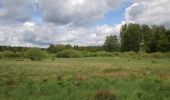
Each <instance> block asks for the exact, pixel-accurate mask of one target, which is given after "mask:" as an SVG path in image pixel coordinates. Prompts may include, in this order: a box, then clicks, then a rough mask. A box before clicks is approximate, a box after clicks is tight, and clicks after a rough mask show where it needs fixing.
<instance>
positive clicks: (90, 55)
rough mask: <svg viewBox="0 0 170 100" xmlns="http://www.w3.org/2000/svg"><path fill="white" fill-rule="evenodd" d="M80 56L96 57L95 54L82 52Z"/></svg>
mask: <svg viewBox="0 0 170 100" xmlns="http://www.w3.org/2000/svg"><path fill="white" fill-rule="evenodd" d="M81 55H82V56H83V57H97V53H96V52H88V51H83V52H81Z"/></svg>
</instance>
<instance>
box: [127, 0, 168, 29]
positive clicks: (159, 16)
mask: <svg viewBox="0 0 170 100" xmlns="http://www.w3.org/2000/svg"><path fill="white" fill-rule="evenodd" d="M169 7H170V3H169V0H135V1H134V4H133V5H131V6H130V7H128V8H127V9H126V13H125V16H126V18H125V19H126V21H127V22H135V23H142V24H149V25H152V24H156V25H165V26H166V27H170V23H169V22H170V19H169V18H170V9H169Z"/></svg>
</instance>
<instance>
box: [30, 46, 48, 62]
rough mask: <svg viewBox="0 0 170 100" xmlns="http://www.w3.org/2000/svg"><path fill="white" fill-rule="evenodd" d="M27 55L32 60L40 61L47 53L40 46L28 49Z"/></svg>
mask: <svg viewBox="0 0 170 100" xmlns="http://www.w3.org/2000/svg"><path fill="white" fill-rule="evenodd" d="M27 57H28V58H29V59H30V60H32V61H40V60H42V59H43V58H45V57H46V53H45V52H44V51H42V50H41V49H38V48H32V49H29V50H28V51H27Z"/></svg>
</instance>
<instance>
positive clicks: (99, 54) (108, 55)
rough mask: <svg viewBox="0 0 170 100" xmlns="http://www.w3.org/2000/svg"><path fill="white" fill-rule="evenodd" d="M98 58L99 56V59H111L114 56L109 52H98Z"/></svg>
mask: <svg viewBox="0 0 170 100" xmlns="http://www.w3.org/2000/svg"><path fill="white" fill-rule="evenodd" d="M97 56H99V57H110V56H112V54H111V53H109V52H105V51H101V52H97Z"/></svg>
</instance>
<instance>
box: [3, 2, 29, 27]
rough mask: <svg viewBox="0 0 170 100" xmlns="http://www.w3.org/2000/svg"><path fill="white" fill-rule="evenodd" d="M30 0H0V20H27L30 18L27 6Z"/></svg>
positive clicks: (4, 21)
mask: <svg viewBox="0 0 170 100" xmlns="http://www.w3.org/2000/svg"><path fill="white" fill-rule="evenodd" d="M31 2H32V1H31V0H0V6H1V7H0V22H1V23H3V24H4V23H7V22H8V21H9V22H12V21H21V22H23V21H27V20H30V19H31V15H30V13H29V11H28V6H29V4H30V3H31Z"/></svg>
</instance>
